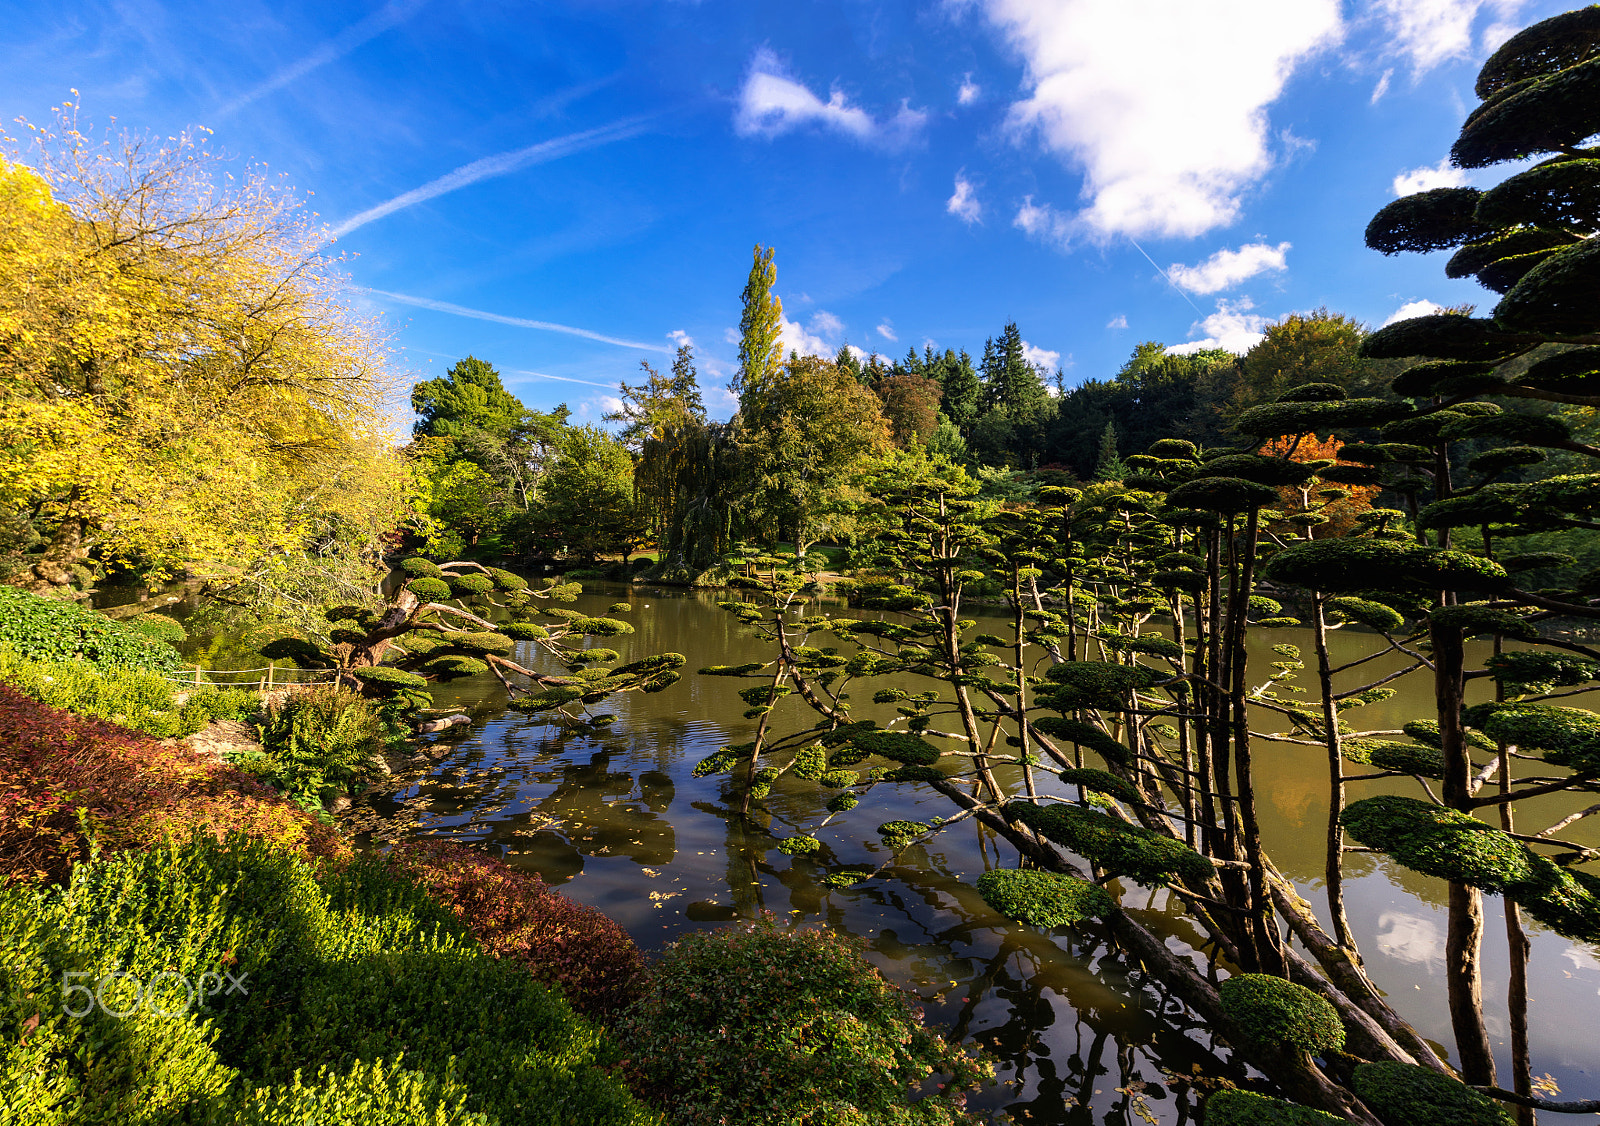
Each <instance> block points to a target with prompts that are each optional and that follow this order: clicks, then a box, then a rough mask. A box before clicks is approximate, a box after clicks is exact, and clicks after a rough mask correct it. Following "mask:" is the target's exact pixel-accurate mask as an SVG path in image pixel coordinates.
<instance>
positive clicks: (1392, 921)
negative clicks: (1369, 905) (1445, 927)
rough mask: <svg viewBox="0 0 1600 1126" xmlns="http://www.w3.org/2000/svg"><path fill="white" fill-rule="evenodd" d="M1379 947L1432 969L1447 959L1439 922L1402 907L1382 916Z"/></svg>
mask: <svg viewBox="0 0 1600 1126" xmlns="http://www.w3.org/2000/svg"><path fill="white" fill-rule="evenodd" d="M1378 948H1379V949H1380V950H1382V951H1383V952H1384V953H1385V954H1388V955H1389V956H1390V957H1391V958H1398V959H1399V960H1400V961H1402V962H1410V963H1412V964H1413V965H1419V966H1427V967H1428V969H1429V972H1432V969H1433V966H1434V965H1435V964H1437V963H1441V962H1443V961H1444V935H1443V934H1442V933H1441V932H1440V930H1439V924H1438V923H1436V922H1434V921H1433V920H1432V919H1429V918H1426V917H1424V916H1421V915H1409V914H1406V913H1405V912H1402V911H1385V912H1384V913H1383V914H1382V915H1379V916H1378Z"/></svg>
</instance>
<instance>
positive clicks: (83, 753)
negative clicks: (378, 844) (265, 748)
mask: <svg viewBox="0 0 1600 1126" xmlns="http://www.w3.org/2000/svg"><path fill="white" fill-rule="evenodd" d="M196 830H203V831H206V832H210V833H213V834H215V835H216V836H218V837H219V838H220V837H222V836H224V835H226V834H227V833H229V832H241V833H245V834H247V835H249V836H252V837H259V838H262V839H264V840H268V841H271V842H273V843H275V844H277V845H280V846H282V847H285V848H289V849H292V850H294V851H296V852H299V853H301V854H302V855H306V856H313V857H322V858H332V857H337V856H342V855H344V854H346V853H348V851H349V846H348V845H347V844H346V843H345V842H344V840H343V839H342V838H341V837H340V836H339V834H338V833H337V831H335V830H334V829H332V828H331V827H329V826H326V825H323V824H321V823H320V822H318V821H317V819H316V818H315V817H313V816H311V815H310V814H308V813H306V812H305V811H304V810H302V809H300V808H298V807H297V806H294V805H291V804H290V803H288V802H286V801H284V800H283V798H281V797H280V796H279V795H278V792H277V791H276V790H274V789H273V788H272V787H270V786H268V785H266V784H265V783H264V782H261V781H260V780H259V779H257V778H255V777H253V776H251V775H249V774H246V773H245V772H243V771H241V770H237V769H235V768H234V767H232V766H229V765H227V764H226V763H220V762H217V761H215V760H214V759H209V758H206V757H203V756H201V755H199V754H196V753H195V752H194V751H193V750H191V749H190V748H189V747H187V746H185V745H183V744H181V743H177V744H163V743H160V742H158V741H157V740H155V739H152V738H150V737H148V736H145V735H141V734H139V733H137V732H134V731H129V730H128V729H127V728H125V727H118V726H117V725H116V724H114V723H107V722H105V721H104V720H98V719H85V718H83V717H81V716H75V715H72V714H71V713H69V712H64V711H60V710H58V709H56V708H51V707H47V706H45V705H44V704H41V703H39V702H38V701H36V700H34V699H32V698H30V697H28V696H24V695H23V694H22V693H21V692H18V691H17V690H16V689H14V688H12V687H11V686H10V685H6V684H0V884H10V883H13V882H16V881H19V880H39V879H48V880H54V881H61V880H64V879H65V878H66V876H67V875H68V873H69V872H70V870H71V868H72V865H73V864H75V863H77V862H78V861H80V860H85V859H87V858H88V855H89V851H90V843H91V842H90V839H89V837H90V836H92V838H93V844H94V845H95V846H96V847H98V848H99V849H100V851H101V852H116V851H119V850H121V849H127V848H143V847H146V846H149V845H152V844H161V843H163V842H165V841H166V840H169V839H171V840H177V841H186V840H188V839H189V837H190V836H192V835H193V833H194V832H195V831H196Z"/></svg>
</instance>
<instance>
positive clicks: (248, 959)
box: [0, 838, 649, 1126]
mask: <svg viewBox="0 0 1600 1126" xmlns="http://www.w3.org/2000/svg"><path fill="white" fill-rule="evenodd" d="M223 972H226V973H227V974H231V975H232V977H233V979H234V980H235V981H238V982H240V983H242V984H241V986H240V987H238V988H234V987H233V986H232V985H229V986H228V988H226V989H223V988H218V989H216V990H215V991H214V992H213V993H212V994H211V995H210V996H205V995H203V994H204V992H205V991H204V990H191V989H190V987H189V985H188V984H186V983H198V982H202V981H206V980H209V979H207V978H205V976H204V975H207V974H212V975H219V974H221V973H223ZM71 973H76V974H80V975H83V976H82V977H80V978H71V977H68V978H63V974H71ZM112 973H116V974H120V975H123V976H120V977H113V978H105V977H104V976H103V975H107V974H112ZM223 980H224V981H225V980H226V979H225V978H224V979H223ZM77 981H84V982H87V983H89V985H90V987H91V989H93V988H94V987H96V986H97V985H98V984H99V983H100V982H102V981H104V982H105V985H104V986H102V987H100V988H99V990H98V992H99V994H100V996H101V997H102V998H103V999H104V1003H105V1006H106V1008H108V1009H111V1010H115V1011H117V1012H121V1013H124V1014H126V1015H124V1016H121V1017H118V1016H112V1015H110V1013H108V1012H106V1011H103V1010H102V1009H101V1007H100V1006H99V1005H90V1006H85V1005H84V1003H83V998H82V994H80V993H79V992H77V991H75V990H72V989H70V988H65V987H68V986H71V985H72V984H73V983H75V982H77ZM153 983H155V984H153ZM141 986H143V988H140V987H141ZM91 999H92V998H91ZM64 1006H65V1008H64ZM85 1008H87V1010H88V1011H87V1012H85V1013H84V1016H82V1017H73V1016H71V1015H69V1012H83V1011H84V1010H85ZM164 1013H165V1014H167V1015H163V1014H164ZM25 1022H27V1023H25ZM30 1024H31V1025H32V1027H31V1028H30V1027H29V1025H30ZM0 1028H4V1029H5V1030H6V1031H5V1033H4V1035H5V1037H6V1040H7V1043H6V1047H7V1049H8V1050H7V1051H6V1053H5V1056H4V1063H3V1065H0V1105H4V1106H6V1107H8V1108H26V1109H27V1113H28V1117H27V1118H26V1119H25V1121H28V1122H30V1123H37V1124H39V1126H54V1124H56V1123H62V1124H65V1123H81V1124H84V1126H97V1124H99V1123H107V1124H111V1123H117V1124H121V1123H155V1122H169V1121H174V1120H179V1119H187V1120H189V1121H200V1122H206V1123H208V1124H209V1123H216V1124H217V1126H221V1124H223V1123H233V1122H255V1123H262V1124H266V1123H273V1124H278V1123H307V1124H308V1126H309V1124H310V1123H330V1122H352V1123H354V1122H361V1123H369V1122H395V1123H401V1122H404V1123H412V1122H440V1123H461V1124H463V1126H465V1124H467V1123H473V1124H480V1123H482V1124H487V1123H489V1122H496V1123H499V1124H501V1126H510V1124H512V1123H551V1124H557V1123H560V1124H563V1126H565V1124H567V1123H580V1124H592V1126H610V1124H612V1123H644V1122H648V1121H649V1116H648V1115H647V1114H646V1113H645V1112H644V1111H643V1110H642V1108H640V1107H639V1106H638V1105H637V1104H636V1103H635V1102H634V1101H633V1100H632V1098H631V1097H630V1096H629V1095H628V1093H627V1092H626V1091H625V1090H624V1089H623V1088H622V1086H621V1085H620V1084H619V1083H618V1082H617V1081H616V1080H614V1079H612V1078H611V1077H610V1076H608V1075H607V1074H606V1073H605V1071H604V1070H602V1068H604V1067H606V1066H609V1065H610V1064H611V1063H613V1062H614V1061H615V1059H616V1052H615V1049H614V1048H612V1047H611V1046H610V1045H609V1043H608V1041H607V1040H606V1038H605V1036H604V1034H603V1033H601V1032H600V1031H599V1030H598V1029H596V1028H595V1027H593V1026H591V1025H589V1024H588V1023H586V1022H585V1021H584V1020H583V1019H582V1018H580V1017H578V1016H577V1015H576V1014H575V1013H573V1011H572V1010H571V1009H570V1008H569V1007H568V1006H567V1004H566V1003H565V1002H564V1001H563V1000H562V999H561V998H560V996H559V995H558V994H556V993H553V992H551V991H550V990H548V989H547V988H546V987H545V986H542V985H540V984H538V983H537V982H536V981H535V980H534V979H533V977H532V976H531V975H530V974H529V973H528V972H527V971H526V970H525V969H524V968H523V967H522V966H521V965H519V964H518V963H517V962H515V961H512V960H509V959H507V960H501V959H496V958H493V957H491V956H489V955H487V954H485V953H483V952H481V951H480V950H478V949H477V947H476V944H475V943H474V942H473V940H472V938H471V936H470V934H469V933H468V931H467V928H466V926H465V925H464V924H463V923H461V922H460V921H459V920H457V919H456V918H455V916H454V914H453V913H452V912H451V911H449V910H448V909H447V908H444V907H442V906H440V905H438V904H436V903H435V902H433V900H432V899H430V898H429V897H428V896H427V894H426V893H425V892H424V891H423V889H422V888H420V887H419V886H418V885H417V884H415V883H412V882H409V881H407V880H405V879H403V878H400V877H398V876H396V875H395V874H394V873H393V872H391V871H389V870H388V869H386V867H385V866H384V865H382V864H381V863H379V862H376V861H371V862H357V863H353V864H350V865H347V866H344V867H336V868H332V869H328V870H325V871H323V872H322V873H321V874H319V873H318V872H317V871H316V870H315V869H313V868H312V867H311V866H310V865H309V864H307V863H306V862H305V861H303V860H300V859H298V858H296V857H294V856H293V855H291V854H289V853H286V852H282V851H277V850H274V849H272V848H270V847H267V846H265V845H262V844H260V843H245V842H242V841H239V840H237V839H235V840H231V841H229V842H225V843H219V842H217V841H215V840H210V839H206V838H197V839H196V840H195V841H193V842H192V843H190V844H187V845H185V846H183V847H181V848H171V849H158V850H154V851H150V852H129V853H124V854H121V855H119V856H117V857H115V858H111V859H105V860H100V861H96V862H92V863H89V864H84V865H80V867H79V868H78V870H77V871H76V872H75V874H74V879H73V882H72V885H71V887H70V888H68V889H66V890H64V891H63V890H47V891H41V890H37V889H34V888H29V887H13V888H11V889H8V890H5V891H0ZM17 1030H24V1034H23V1035H20V1036H19V1035H18V1033H17ZM307 1076H315V1077H316V1078H315V1079H314V1080H309V1081H308V1080H307V1078H306V1077H307ZM341 1108H347V1109H346V1110H344V1111H343V1112H342V1113H344V1116H343V1117H341V1116H340V1114H341Z"/></svg>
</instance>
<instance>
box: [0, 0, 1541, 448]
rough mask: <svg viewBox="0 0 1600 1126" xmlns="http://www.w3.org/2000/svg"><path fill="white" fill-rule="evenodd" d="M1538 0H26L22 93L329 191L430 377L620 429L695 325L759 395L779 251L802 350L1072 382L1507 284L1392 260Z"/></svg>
mask: <svg viewBox="0 0 1600 1126" xmlns="http://www.w3.org/2000/svg"><path fill="white" fill-rule="evenodd" d="M1566 7H1568V5H1565V4H1550V3H1543V2H1540V0H1520V2H1519V0H1371V2H1364V3H1343V4H1341V3H1339V2H1338V0H943V2H941V0H923V2H907V3H893V2H885V3H876V4H874V3H865V2H837V3H817V4H805V3H792V2H791V3H768V2H764V0H760V2H757V0H701V2H699V3H692V2H688V0H657V2H652V3H647V2H637V3H627V2H622V0H609V2H607V0H593V2H589V3H551V4H534V3H497V2H495V0H392V2H390V3H388V4H380V3H374V2H368V3H346V2H341V0H324V2H322V3H307V2H302V0H273V2H270V3H267V2H262V0H229V2H227V3H207V4H201V3H190V2H172V3H153V2H149V0H81V2H75V3H72V4H41V3H37V2H36V0H30V2H18V0H6V2H3V3H0V12H4V15H5V26H6V28H7V35H6V36H5V39H4V42H3V43H0V112H3V113H4V117H5V119H7V120H9V119H11V118H15V117H18V116H22V117H26V118H29V119H31V120H34V121H39V122H43V121H45V120H47V119H48V118H49V116H50V109H51V107H52V106H54V105H57V104H59V103H61V102H62V101H63V100H65V99H69V98H72V95H71V93H70V90H71V89H74V88H76V89H77V90H79V91H80V95H79V97H78V98H77V99H75V100H76V101H78V103H79V104H80V105H81V106H82V112H83V115H84V117H85V118H86V119H89V120H92V121H95V122H97V123H102V124H103V123H104V122H106V121H107V120H108V119H109V118H112V117H115V118H116V120H117V121H118V122H119V123H120V124H122V125H126V126H129V127H132V128H142V129H148V130H150V131H152V132H155V133H159V134H162V135H168V134H173V133H176V132H178V131H179V130H182V129H184V128H186V127H190V126H206V127H208V128H210V129H212V130H214V135H213V137H212V139H211V142H210V143H211V145H212V146H213V147H215V148H218V149H221V150H223V151H225V152H227V153H229V154H233V155H235V156H236V157H238V158H239V160H240V162H241V163H250V162H259V163H261V164H265V165H267V166H268V167H269V168H270V169H271V170H273V171H274V172H280V173H283V174H285V175H286V176H287V177H288V178H289V179H290V181H291V182H292V183H293V184H295V185H296V186H297V187H298V188H299V189H301V190H303V191H308V192H311V193H314V195H313V197H312V202H313V205H314V207H315V209H316V211H317V212H318V214H319V215H320V216H321V217H322V219H323V221H325V222H326V223H327V224H328V225H329V226H330V227H331V228H332V229H333V230H334V231H335V232H336V233H337V234H338V238H337V240H336V242H335V243H334V244H333V250H334V251H335V252H338V253H343V254H345V255H347V256H348V260H347V262H346V265H345V269H346V270H347V271H348V272H349V274H350V275H351V278H352V282H353V284H355V285H357V286H359V287H362V289H363V300H365V301H370V302H371V303H372V306H373V307H374V308H375V309H378V310H381V311H383V312H384V314H385V315H386V317H387V318H388V320H389V322H390V324H391V326H392V328H393V330H394V335H395V341H396V343H397V344H398V345H399V346H400V347H401V348H402V349H403V351H402V352H401V353H400V356H399V362H400V363H401V364H402V365H403V366H404V367H405V368H406V369H407V370H409V371H410V372H412V373H414V374H416V375H417V376H418V377H423V378H425V377H428V376H430V375H434V374H437V373H439V372H440V371H441V370H442V369H443V368H445V367H448V366H449V364H450V363H451V362H452V361H453V360H455V359H456V358H459V357H460V356H463V355H466V354H467V353H469V352H470V353H473V354H476V355H478V356H479V357H481V358H483V359H486V360H489V361H490V362H491V363H493V364H495V365H496V366H497V367H498V368H499V369H500V370H501V372H502V373H503V374H504V376H505V378H506V382H507V384H508V386H510V387H511V388H512V390H514V391H515V392H516V393H517V394H518V395H520V396H521V397H522V399H523V400H524V401H525V402H526V403H528V404H529V405H530V406H538V407H548V406H551V405H553V404H555V403H557V402H560V401H566V402H568V403H570V404H571V405H572V406H573V408H574V410H575V413H576V414H577V416H578V417H579V418H590V419H593V418H596V417H598V414H599V413H600V411H601V410H603V409H604V408H605V406H606V400H607V397H608V395H610V394H611V392H610V391H608V388H612V387H614V386H615V383H616V381H617V380H618V379H632V378H633V377H634V375H635V373H636V372H637V371H638V363H639V361H640V360H641V359H649V360H651V361H652V362H655V363H657V364H664V363H666V362H668V361H669V359H670V352H671V350H672V347H673V345H674V343H675V342H676V341H677V340H681V339H690V340H692V341H693V342H694V344H695V346H696V349H697V351H698V352H699V355H700V359H701V373H702V382H703V383H704V384H705V385H706V387H707V390H708V395H707V399H708V404H709V405H710V406H711V407H712V410H713V413H715V414H719V415H723V416H725V415H726V413H727V412H728V409H729V407H730V405H731V399H730V397H729V396H727V395H726V394H725V393H724V392H722V391H721V390H720V389H721V388H722V387H723V386H724V385H725V383H726V381H727V379H728V378H729V377H730V376H731V374H732V370H733V367H734V354H735V345H734V343H733V342H732V341H731V339H730V335H731V334H732V332H733V328H734V326H736V325H737V323H738V319H739V294H740V290H741V289H742V288H743V285H744V280H745V276H746V274H747V272H748V270H749V267H750V257H751V249H752V247H753V246H754V245H755V244H756V243H763V244H770V245H773V246H775V247H776V248H777V253H776V261H777V266H778V292H779V294H780V296H781V297H782V299H783V303H784V311H785V314H786V317H787V318H788V321H789V324H788V325H787V326H786V334H787V336H788V338H789V343H790V344H791V345H792V346H794V347H798V348H800V349H801V350H803V351H827V352H829V353H830V354H831V353H832V352H833V351H835V350H836V349H837V348H838V347H839V346H840V344H842V343H849V344H852V345H855V346H857V347H859V348H863V349H866V350H869V351H870V350H877V351H879V352H882V353H885V354H888V355H891V356H901V355H904V353H905V350H906V348H907V346H915V347H918V348H919V349H920V348H921V347H922V346H923V345H924V344H925V343H927V342H932V343H933V344H934V345H936V346H937V347H939V348H945V347H954V348H958V349H959V348H966V349H968V350H970V351H971V352H972V353H973V354H974V355H977V354H978V353H979V352H980V350H981V349H982V347H983V341H984V338H985V337H986V336H990V335H998V334H999V331H1000V329H1001V328H1002V327H1003V326H1004V324H1005V323H1006V322H1007V321H1009V320H1015V321H1016V322H1017V323H1018V325H1019V326H1020V327H1021V330H1022V335H1023V338H1024V339H1025V340H1026V341H1027V342H1028V343H1029V345H1030V347H1032V348H1034V349H1036V357H1037V358H1038V359H1039V360H1040V361H1041V362H1044V363H1048V364H1051V365H1052V366H1054V365H1055V364H1057V363H1059V365H1060V366H1061V367H1063V368H1064V369H1065V373H1066V380H1067V382H1068V383H1069V384H1072V383H1076V382H1079V381H1081V380H1083V379H1085V378H1090V377H1105V376H1109V375H1111V374H1113V373H1114V372H1115V371H1116V370H1117V368H1118V367H1119V366H1120V365H1121V364H1122V362H1123V361H1124V360H1125V359H1126V357H1127V356H1128V354H1129V352H1130V351H1131V350H1132V349H1133V347H1134V345H1135V344H1137V343H1139V342H1140V341H1144V340H1159V341H1162V342H1163V343H1166V344H1169V345H1172V346H1174V347H1183V346H1187V347H1199V346H1205V345H1207V344H1213V343H1214V344H1220V345H1221V346H1224V347H1229V348H1233V349H1235V350H1242V349H1243V348H1245V347H1248V344H1249V342H1250V340H1251V339H1252V338H1253V335H1254V334H1256V333H1259V331H1260V329H1261V327H1262V326H1263V325H1264V324H1265V323H1268V322H1270V321H1271V320H1274V319H1276V318H1278V317H1280V316H1282V315H1284V314H1285V313H1288V312H1291V311H1295V310H1301V311H1304V310H1309V309H1313V308H1316V307H1318V306H1322V305H1326V306H1328V307H1329V308H1331V309H1334V310H1336V311H1340V312H1345V313H1349V314H1350V315H1352V316H1355V317H1357V318H1359V319H1361V320H1363V321H1365V322H1367V323H1369V324H1372V325H1378V324H1381V323H1383V322H1384V321H1385V320H1387V319H1389V318H1390V317H1391V316H1393V314H1394V313H1395V312H1396V311H1397V310H1400V309H1402V308H1403V307H1407V306H1410V307H1411V308H1412V309H1413V310H1417V311H1425V310H1426V308H1427V306H1426V305H1424V304H1419V303H1424V302H1434V303H1439V304H1456V303H1460V302H1477V303H1480V304H1487V303H1488V301H1489V299H1490V298H1491V296H1492V295H1490V294H1488V293H1487V292H1486V291H1483V290H1481V289H1480V288H1478V287H1477V286H1476V285H1475V284H1474V283H1471V282H1465V281H1456V282H1452V281H1448V280H1446V279H1445V278H1444V276H1443V271H1442V267H1443V255H1430V256H1426V257H1423V256H1414V255H1413V256H1405V257H1399V258H1389V259H1386V258H1383V257H1381V256H1380V255H1377V254H1375V253H1373V252H1371V251H1368V250H1366V249H1365V248H1364V246H1363V245H1362V230H1363V228H1364V227H1365V225H1366V223H1367V221H1368V219H1370V218H1371V216H1372V214H1373V212H1374V211H1376V210H1377V209H1378V208H1379V207H1380V206H1382V205H1383V204H1384V203H1385V202H1386V201H1388V200H1389V199H1392V198H1394V196H1395V194H1396V191H1397V189H1398V188H1399V187H1405V188H1406V190H1418V188H1421V187H1432V186H1437V185H1439V184H1443V183H1459V182H1466V183H1474V182H1480V183H1490V182H1494V181H1497V180H1498V179H1500V178H1501V177H1502V176H1503V175H1504V173H1505V170H1503V169H1489V170H1487V172H1486V173H1475V174H1473V177H1474V178H1466V179H1463V178H1462V177H1461V175H1460V174H1459V173H1455V172H1452V170H1449V169H1448V168H1447V167H1442V166H1440V164H1439V162H1440V158H1441V157H1443V156H1444V154H1445V153H1446V152H1447V151H1448V148H1449V145H1450V143H1451V141H1452V140H1453V139H1454V137H1455V135H1456V132H1457V129H1458V127H1459V125H1460V121H1461V118H1462V117H1463V115H1464V114H1465V112H1466V111H1467V109H1468V108H1470V107H1471V106H1472V105H1473V104H1475V102H1476V99H1475V98H1474V97H1473V95H1472V82H1473V79H1474V77H1475V76H1476V73H1477V68H1478V65H1479V64H1480V63H1481V62H1482V60H1483V58H1484V57H1486V55H1487V53H1488V52H1489V51H1490V50H1492V49H1493V47H1494V46H1495V45H1496V44H1497V43H1498V42H1500V41H1501V40H1503V39H1504V38H1505V36H1506V35H1508V34H1510V32H1511V31H1512V30H1514V29H1516V28H1519V27H1522V26H1525V25H1526V24H1528V23H1532V22H1534V21H1536V20H1539V19H1542V18H1545V17H1547V16H1549V15H1553V14H1555V13H1556V12H1558V11H1562V10H1565V9H1566Z"/></svg>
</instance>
